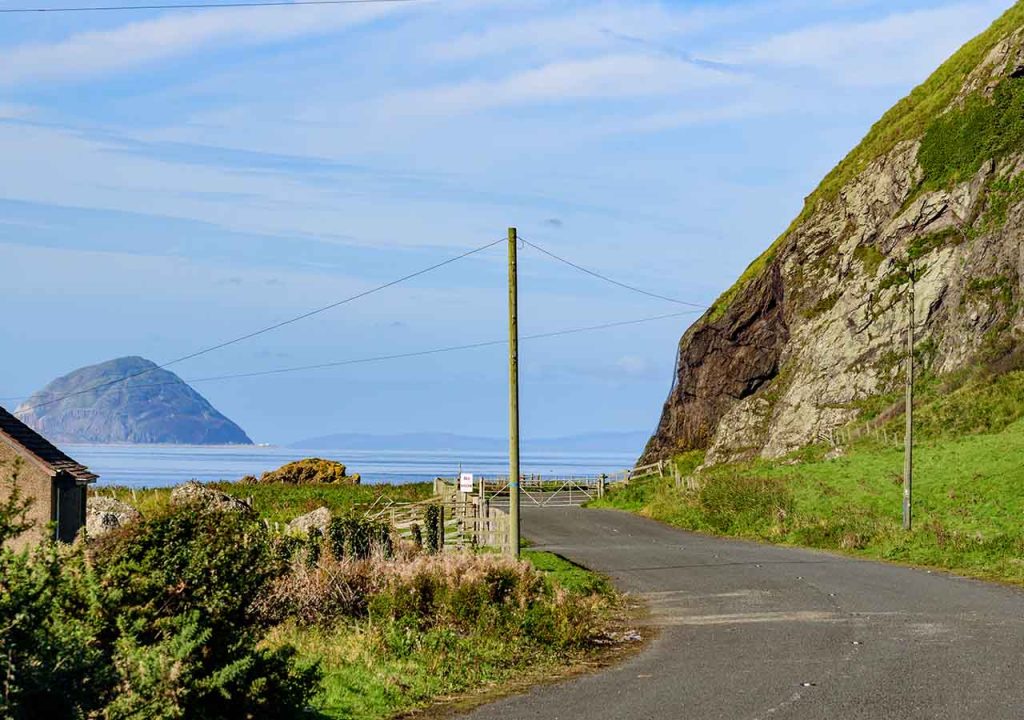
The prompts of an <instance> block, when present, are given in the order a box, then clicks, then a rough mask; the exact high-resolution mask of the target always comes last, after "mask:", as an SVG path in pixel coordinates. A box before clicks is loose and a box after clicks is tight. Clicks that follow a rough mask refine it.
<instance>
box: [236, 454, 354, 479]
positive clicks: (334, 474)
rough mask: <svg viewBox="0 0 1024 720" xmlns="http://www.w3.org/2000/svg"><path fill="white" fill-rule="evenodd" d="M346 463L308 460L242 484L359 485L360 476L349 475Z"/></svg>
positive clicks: (315, 459)
mask: <svg viewBox="0 0 1024 720" xmlns="http://www.w3.org/2000/svg"><path fill="white" fill-rule="evenodd" d="M346 473H347V468H346V467H345V465H344V463H340V462H337V461H335V460H323V459H321V458H306V459H305V460H296V461H295V462H290V463H288V464H287V465H282V466H281V467H279V468H278V469H277V470H271V471H270V472H265V473H263V475H261V476H260V479H259V480H255V478H252V479H250V478H251V477H252V476H247V477H245V478H242V482H249V483H252V482H259V483H261V484H264V483H288V484H291V485H358V484H359V482H360V478H359V476H358V475H348V474H346Z"/></svg>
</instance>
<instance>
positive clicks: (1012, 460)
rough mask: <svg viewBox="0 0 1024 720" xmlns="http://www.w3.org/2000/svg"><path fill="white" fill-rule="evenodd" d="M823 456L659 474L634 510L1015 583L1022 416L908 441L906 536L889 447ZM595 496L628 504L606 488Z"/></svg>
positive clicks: (1020, 538)
mask: <svg viewBox="0 0 1024 720" xmlns="http://www.w3.org/2000/svg"><path fill="white" fill-rule="evenodd" d="M824 454H825V449H824V448H822V447H814V448H809V449H807V450H805V451H804V452H802V453H800V454H799V455H798V456H796V457H793V458H788V459H787V460H786V461H777V462H768V461H757V462H753V463H748V464H744V465H740V466H723V467H719V468H715V469H712V470H710V471H708V472H707V473H705V475H704V485H703V487H702V489H701V490H700V491H699V492H697V493H686V492H683V491H679V490H676V489H675V488H674V487H673V486H672V484H671V481H667V480H662V481H659V482H658V483H657V484H656V485H655V486H654V487H653V488H650V489H649V490H648V492H649V498H648V500H647V502H646V503H645V504H644V506H643V507H642V508H641V509H640V512H642V513H643V514H645V515H647V516H650V517H652V518H655V519H658V520H661V521H664V522H668V523H670V524H673V525H677V526H679V527H683V528H687V529H691V530H696V531H701V532H708V533H713V534H721V535H730V536H735V537H744V538H749V539H753V540H759V541H767V542H775V543H783V544H791V545H801V546H806V547H816V548H823V549H829V550H841V551H847V552H851V553H855V554H858V555H861V556H864V557H869V558H875V559H881V560H895V561H901V562H907V563H912V564H918V565H926V566H933V567H937V568H943V569H948V570H953V571H956V572H960V573H964V574H968V575H973V576H977V577H982V578H989V579H998V580H1006V581H1011V582H1014V583H1019V584H1024V557H1022V556H1024V523H1022V522H1021V519H1022V518H1024V463H1022V462H1021V459H1022V458H1024V420H1017V421H1015V422H1013V423H1010V424H1009V425H1007V426H1006V427H1004V428H1003V429H1002V430H1000V431H998V432H991V433H984V434H977V435H970V436H965V437H937V438H935V439H931V440H925V441H923V442H921V443H919V444H918V445H917V447H916V450H915V476H914V517H915V522H914V529H913V531H912V532H910V533H905V532H903V530H902V529H901V497H902V476H901V473H902V467H903V452H902V449H901V448H896V447H883V446H880V445H878V444H876V443H874V442H869V441H864V442H861V443H858V444H856V445H855V446H854V448H853V449H852V450H851V451H850V452H849V453H848V455H846V456H845V457H841V458H838V459H833V460H825V459H824ZM793 460H798V461H799V462H798V463H797V464H790V463H792V461H793ZM605 502H606V503H607V504H608V505H611V506H613V507H614V506H620V507H623V508H624V509H634V502H633V499H632V498H627V499H626V500H625V501H624V502H622V503H621V504H620V503H619V502H618V498H617V493H612V494H610V495H609V497H608V498H607V499H606V501H605Z"/></svg>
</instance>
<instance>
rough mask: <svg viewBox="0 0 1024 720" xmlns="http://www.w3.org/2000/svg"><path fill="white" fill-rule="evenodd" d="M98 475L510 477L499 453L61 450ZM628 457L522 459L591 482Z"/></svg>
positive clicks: (394, 479) (143, 478) (103, 479)
mask: <svg viewBox="0 0 1024 720" xmlns="http://www.w3.org/2000/svg"><path fill="white" fill-rule="evenodd" d="M62 449H64V450H65V451H66V452H67V453H68V454H69V455H71V457H73V458H74V459H75V460H77V461H78V462H80V463H82V464H83V465H87V466H88V467H89V469H90V470H92V471H93V472H95V473H97V474H98V475H99V476H100V479H99V481H98V483H97V484H98V485H127V486H130V487H140V488H141V487H166V486H169V485H177V484H179V483H183V482H186V481H188V480H193V479H195V480H200V481H204V482H208V481H215V480H238V479H239V478H241V477H242V476H244V475H259V474H260V473H262V472H266V471H267V470H274V469H276V468H278V467H280V466H281V465H284V464H285V463H288V462H291V461H293V460H300V459H302V458H307V457H322V458H327V459H330V460H338V461H341V462H343V463H345V465H347V466H348V471H349V472H350V473H359V474H360V475H361V476H362V479H363V482H364V483H410V482H420V481H429V480H432V479H434V478H435V477H453V476H454V475H455V474H456V473H458V471H459V469H460V468H461V469H462V470H463V471H465V472H472V473H476V474H477V475H484V476H498V475H507V474H508V459H507V457H506V456H505V455H503V454H497V453H486V452H456V451H443V452H439V451H393V450H392V451H389V450H292V449H289V448H281V447H251V446H242V447H238V446H233V447H232V446H228V447H219V446H218V447H209V446H190V445H185V446H182V445H65V446H62ZM635 460H636V457H635V456H634V455H632V454H626V453H621V452H619V453H612V452H609V453H572V454H558V453H525V452H524V453H523V457H522V468H523V472H524V473H526V474H541V475H558V476H565V475H596V474H599V473H602V472H607V473H611V472H615V471H618V470H622V469H625V468H627V467H631V466H632V464H633V462H634V461H635Z"/></svg>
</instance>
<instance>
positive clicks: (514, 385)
mask: <svg viewBox="0 0 1024 720" xmlns="http://www.w3.org/2000/svg"><path fill="white" fill-rule="evenodd" d="M518 243H519V238H518V236H517V233H516V229H515V228H509V229H508V520H509V523H508V525H509V530H508V532H509V546H510V550H511V552H512V554H513V555H514V556H515V557H519V280H518V259H517V254H516V253H517V247H516V246H517V245H518Z"/></svg>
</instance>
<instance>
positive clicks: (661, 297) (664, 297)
mask: <svg viewBox="0 0 1024 720" xmlns="http://www.w3.org/2000/svg"><path fill="white" fill-rule="evenodd" d="M519 239H520V240H522V241H523V242H524V243H526V244H527V245H529V246H530V247H532V248H533V249H534V250H537V251H539V252H542V253H544V254H545V255H547V256H548V257H550V258H552V259H553V260H557V261H558V262H560V263H564V264H566V265H568V266H569V267H571V268H575V269H577V270H579V271H580V272H582V273H586V274H587V275H590V276H592V277H595V278H597V279H599V280H604V281H605V282H607V283H611V284H612V285H617V286H618V287H620V288H625V289H626V290H631V291H633V292H635V293H640V294H641V295H646V296H648V297H652V298H657V299H658V300H665V301H667V302H670V303H675V304H676V305H686V306H689V307H694V308H700V309H702V310H703V309H705V308H706V307H707V306H706V305H701V304H699V303H692V302H687V301H686V300H677V299H676V298H672V297H668V296H667V295H659V294H658V293H654V292H649V291H647V290H644V289H643V288H638V287H636V286H635V285H627V284H626V283H624V282H619V281H618V280H615V279H613V278H610V277H608V276H607V275H602V274H601V273H599V272H597V271H595V270H591V269H589V268H585V267H583V266H582V265H578V264H577V263H574V262H573V261H572V260H567V259H566V258H564V257H561V256H559V255H555V254H554V253H553V252H551V251H550V250H545V249H544V248H542V247H541V246H540V245H537V244H535V243H532V242H530V241H529V240H524V239H523V237H522V236H520V237H519Z"/></svg>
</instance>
